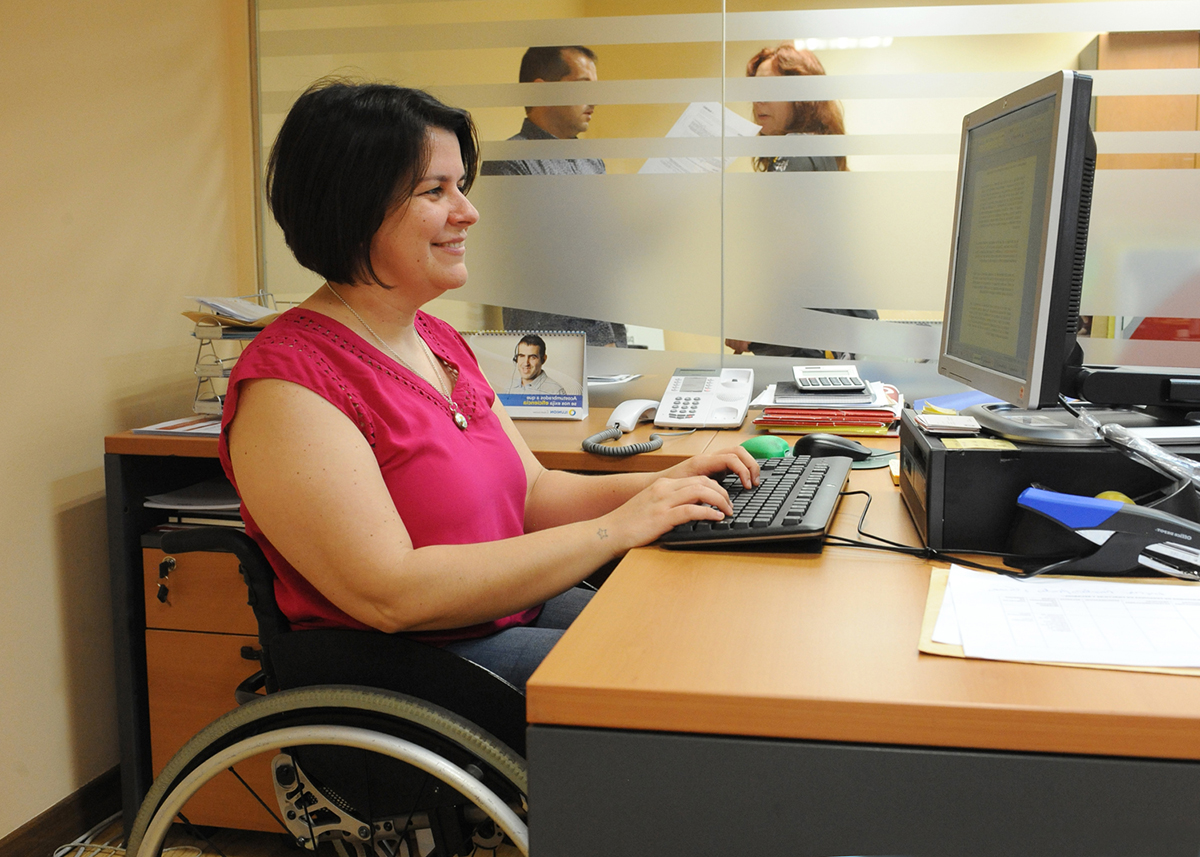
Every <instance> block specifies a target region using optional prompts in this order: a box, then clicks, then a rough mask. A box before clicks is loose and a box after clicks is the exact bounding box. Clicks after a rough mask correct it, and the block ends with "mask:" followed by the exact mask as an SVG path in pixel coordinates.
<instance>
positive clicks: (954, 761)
mask: <svg viewBox="0 0 1200 857" xmlns="http://www.w3.org/2000/svg"><path fill="white" fill-rule="evenodd" d="M886 472H887V471H885V470H883V471H855V472H854V474H853V476H852V483H851V487H852V488H866V489H867V490H869V491H870V492H871V494H872V497H873V502H872V506H871V511H870V514H869V516H868V518H867V524H866V529H867V530H868V531H869V532H874V533H878V534H881V535H885V536H888V537H890V538H895V539H897V540H899V541H902V542H904V543H907V544H917V536H916V533H915V532H914V531H913V528H912V526H911V523H910V521H909V519H908V516H907V514H906V512H905V511H904V510H903V508H902V507H901V502H900V499H899V492H898V491H897V490H896V489H895V488H894V487H893V486H892V485H891V483H890V479H889V478H888V477H887V476H886ZM862 504H863V500H862V498H859V497H848V498H846V499H845V500H844V501H843V506H842V509H841V512H840V513H839V518H838V521H837V528H836V529H837V531H838V532H839V533H841V534H844V535H847V536H852V535H853V531H854V523H855V522H856V521H857V519H858V514H859V512H860V511H861V509H862ZM928 582H929V566H928V564H927V563H925V562H922V561H919V560H916V559H913V558H908V557H903V556H898V555H894V554H887V553H876V552H870V551H865V550H859V549H853V548H846V547H834V546H829V547H826V548H825V550H824V552H822V553H820V554H794V555H786V554H766V553H758V554H748V553H717V552H703V553H683V552H670V551H666V550H663V549H659V548H648V549H642V550H637V551H634V552H633V553H631V554H630V555H629V556H628V557H627V558H626V559H625V560H624V561H623V562H622V563H621V564H620V566H619V567H618V568H617V570H616V571H615V572H614V573H613V575H612V577H610V578H609V580H608V581H607V582H606V583H605V585H604V588H603V589H602V590H601V591H600V592H599V593H598V594H597V595H596V597H595V599H594V600H593V603H592V604H591V606H589V608H588V610H587V611H585V612H584V614H583V615H582V616H581V617H580V618H579V620H578V621H577V622H576V623H575V624H574V625H573V626H572V628H571V629H570V631H568V632H567V634H566V635H565V637H564V638H563V640H562V641H561V642H560V643H559V645H558V646H556V647H555V649H554V651H553V652H552V653H551V654H550V656H549V658H548V659H547V660H546V661H545V663H544V664H543V665H542V666H541V667H540V668H539V669H538V671H537V672H536V673H535V674H534V676H533V678H532V679H531V680H530V682H529V685H528V712H529V719H530V722H531V728H530V732H529V761H530V772H531V776H530V782H531V785H532V791H531V794H530V804H531V807H532V812H533V814H534V815H533V817H534V819H535V820H534V823H533V824H532V826H531V832H532V835H533V847H534V848H535V849H536V851H535V853H537V854H538V855H539V857H556V855H567V854H570V855H572V857H587V855H592V854H596V855H599V854H611V853H615V851H620V850H621V849H620V848H616V849H615V851H614V845H615V844H617V843H637V845H636V847H635V848H634V849H633V851H627V852H625V853H635V852H636V853H654V854H658V853H662V854H693V853H694V854H717V853H742V854H789V855H807V854H812V855H821V854H824V855H832V854H921V855H935V854H945V855H964V854H972V855H979V854H1009V855H1011V854H1017V853H1020V854H1055V855H1065V854H1080V855H1082V854H1151V853H1152V854H1180V855H1183V854H1187V855H1195V854H1196V853H1197V851H1198V850H1200V812H1198V810H1200V765H1197V764H1195V762H1196V761H1197V760H1200V682H1197V681H1195V680H1194V679H1192V678H1188V677H1179V676H1166V675H1152V674H1139V673H1127V672H1117V671H1108V670H1091V669H1071V668H1062V667H1050V666H1034V665H1024V664H1013V663H997V662H987V661H969V660H964V659H955V658H942V657H936V656H929V655H922V654H920V653H918V652H917V640H918V637H919V631H920V624H921V617H922V613H923V609H924V604H925V597H926V592H927V588H928ZM1175 760H1186V761H1175ZM617 831H619V832H620V833H619V837H620V838H619V839H618V840H614V838H613V837H614V835H615V833H616V832H617Z"/></svg>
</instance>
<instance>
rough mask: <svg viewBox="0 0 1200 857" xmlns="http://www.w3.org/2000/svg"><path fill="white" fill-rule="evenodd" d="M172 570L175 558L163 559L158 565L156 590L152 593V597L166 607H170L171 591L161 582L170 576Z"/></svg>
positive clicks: (167, 557) (166, 557)
mask: <svg viewBox="0 0 1200 857" xmlns="http://www.w3.org/2000/svg"><path fill="white" fill-rule="evenodd" d="M174 570H175V557H173V556H165V557H163V560H162V562H160V563H159V564H158V590H157V591H156V592H155V593H154V597H155V598H157V599H158V600H159V602H160V603H161V604H166V605H167V606H168V607H170V606H171V601H170V598H171V590H170V589H168V588H167V584H165V583H163V581H164V580H166V579H167V578H169V577H170V576H171V572H172V571H174Z"/></svg>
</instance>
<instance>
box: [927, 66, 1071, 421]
mask: <svg viewBox="0 0 1200 857" xmlns="http://www.w3.org/2000/svg"><path fill="white" fill-rule="evenodd" d="M1090 99H1091V79H1090V78H1087V77H1085V76H1083V75H1079V74H1076V73H1074V72H1062V73H1061V74H1057V75H1053V76H1051V77H1049V78H1046V79H1045V80H1042V81H1039V82H1038V83H1036V84H1033V85H1031V86H1028V87H1025V88H1024V89H1021V90H1018V91H1017V92H1014V93H1012V94H1010V95H1008V96H1005V97H1004V98H1001V99H998V100H997V101H995V102H993V103H992V104H989V105H988V106H987V107H984V108H982V109H980V110H977V111H975V112H974V113H972V114H970V115H969V116H967V117H966V118H965V119H964V120H963V132H962V144H961V149H960V159H959V174H958V194H957V201H956V205H955V220H954V236H953V245H952V249H951V257H950V274H949V283H948V286H947V292H946V315H945V323H944V325H943V328H942V349H941V354H940V356H939V360H938V371H939V372H941V373H942V374H943V375H947V376H949V377H952V378H955V379H957V380H959V381H961V382H963V383H965V384H967V385H968V386H971V387H974V388H975V389H977V390H980V391H982V392H985V393H989V394H990V395H993V396H996V397H997V398H999V399H1003V400H1004V401H1007V402H1010V403H1012V404H1014V405H1018V406H1020V407H1026V408H1028V407H1040V406H1045V405H1050V404H1054V403H1055V402H1056V399H1057V396H1058V393H1059V389H1060V385H1061V379H1062V376H1063V368H1064V365H1065V362H1066V361H1067V360H1068V359H1069V358H1070V357H1071V354H1072V351H1073V349H1074V345H1075V332H1076V323H1077V319H1078V312H1079V293H1080V290H1081V289H1082V284H1083V254H1084V252H1085V250H1086V244H1087V214H1088V209H1089V207H1090V202H1091V178H1092V172H1093V171H1094V167H1095V144H1094V143H1093V142H1091V131H1090V129H1089V128H1088V125H1087V118H1088V113H1089V109H1090Z"/></svg>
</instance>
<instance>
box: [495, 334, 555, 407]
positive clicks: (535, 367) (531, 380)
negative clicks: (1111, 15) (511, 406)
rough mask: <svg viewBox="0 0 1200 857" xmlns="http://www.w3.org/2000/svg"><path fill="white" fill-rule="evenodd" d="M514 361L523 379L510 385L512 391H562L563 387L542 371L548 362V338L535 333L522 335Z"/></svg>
mask: <svg viewBox="0 0 1200 857" xmlns="http://www.w3.org/2000/svg"><path fill="white" fill-rule="evenodd" d="M513 363H516V364H517V372H518V373H519V374H520V376H521V379H520V380H519V381H514V382H513V385H512V386H511V387H509V389H508V392H510V393H561V392H562V391H563V388H562V387H561V386H559V385H558V384H557V383H556V382H555V381H553V380H551V378H550V376H549V375H547V374H546V373H545V372H544V371H542V367H543V366H544V365H545V364H546V340H544V339H542V338H541V337H540V336H538V335H537V334H535V333H530V334H527V335H526V336H523V337H521V341H520V342H518V343H517V350H516V353H515V354H513Z"/></svg>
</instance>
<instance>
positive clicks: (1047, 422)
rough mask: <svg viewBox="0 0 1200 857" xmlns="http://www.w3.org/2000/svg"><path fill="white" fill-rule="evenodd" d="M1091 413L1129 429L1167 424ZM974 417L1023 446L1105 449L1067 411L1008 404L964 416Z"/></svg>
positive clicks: (1119, 412) (1137, 415)
mask: <svg viewBox="0 0 1200 857" xmlns="http://www.w3.org/2000/svg"><path fill="white" fill-rule="evenodd" d="M1088 413H1089V414H1091V415H1092V416H1094V417H1095V418H1096V419H1097V420H1099V421H1100V422H1101V423H1116V424H1117V425H1122V426H1126V427H1127V428H1151V427H1157V426H1162V425H1163V424H1164V423H1163V421H1162V420H1159V419H1158V418H1156V417H1155V416H1153V415H1151V414H1148V413H1146V412H1145V411H1135V410H1129V409H1127V408H1093V407H1089V408H1088ZM962 414H963V416H969V417H974V418H975V420H976V422H978V423H979V425H980V426H982V427H983V428H985V429H987V430H988V431H989V432H991V433H992V434H997V435H999V436H1000V437H1003V438H1006V439H1007V440H1014V441H1018V442H1020V443H1035V444H1041V445H1043V446H1104V445H1105V442H1104V440H1103V439H1101V438H1099V437H1097V436H1096V433H1095V432H1094V431H1092V430H1091V429H1089V428H1088V427H1087V426H1083V425H1080V424H1079V420H1077V419H1075V417H1073V416H1071V415H1070V414H1069V413H1067V411H1066V410H1064V409H1063V408H1047V409H1045V410H1037V411H1031V410H1026V409H1024V408H1018V407H1016V406H1015V405H1010V404H1007V403H1006V402H997V403H993V404H989V405H972V406H971V407H969V408H966V409H964V410H963V412H962Z"/></svg>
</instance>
